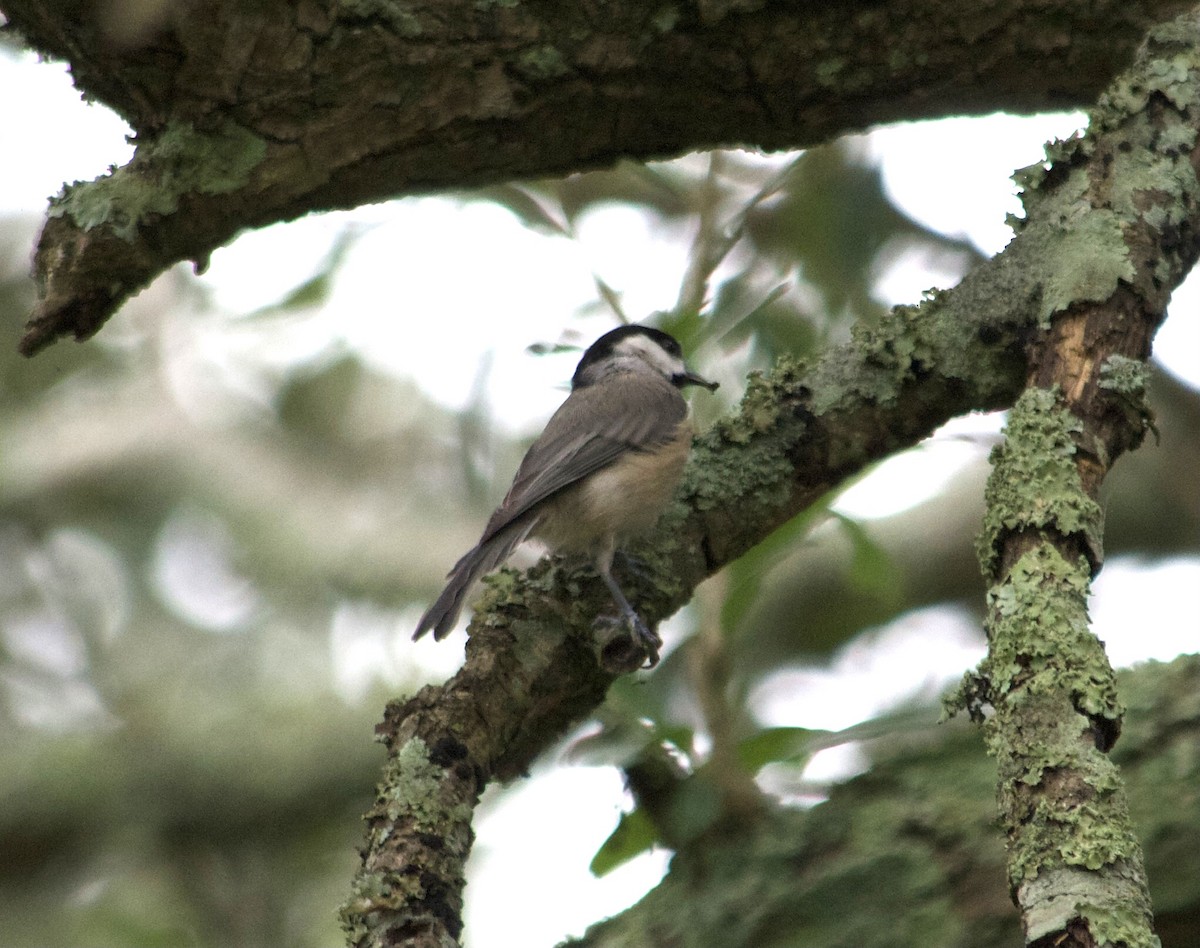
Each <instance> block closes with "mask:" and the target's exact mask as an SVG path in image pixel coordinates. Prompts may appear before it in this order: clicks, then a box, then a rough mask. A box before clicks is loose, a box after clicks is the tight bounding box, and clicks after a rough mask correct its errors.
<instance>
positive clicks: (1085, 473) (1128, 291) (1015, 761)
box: [965, 13, 1200, 948]
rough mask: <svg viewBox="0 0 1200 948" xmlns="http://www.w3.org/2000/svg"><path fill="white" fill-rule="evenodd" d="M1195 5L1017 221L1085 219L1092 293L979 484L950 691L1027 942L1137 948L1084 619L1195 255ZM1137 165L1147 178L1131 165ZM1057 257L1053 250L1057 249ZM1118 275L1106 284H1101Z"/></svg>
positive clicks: (1057, 328) (1105, 673)
mask: <svg viewBox="0 0 1200 948" xmlns="http://www.w3.org/2000/svg"><path fill="white" fill-rule="evenodd" d="M1198 36H1200V13H1193V14H1189V15H1187V16H1185V17H1181V18H1180V19H1179V20H1177V21H1176V22H1174V23H1171V24H1168V25H1166V26H1163V27H1160V28H1158V29H1155V30H1154V31H1152V32H1151V34H1150V36H1149V38H1148V40H1147V44H1146V46H1145V47H1144V49H1143V51H1142V52H1141V54H1140V55H1139V57H1138V61H1137V62H1136V63H1135V65H1134V67H1133V70H1132V71H1131V73H1130V74H1129V75H1128V76H1125V77H1122V78H1121V79H1120V80H1118V81H1117V82H1116V83H1115V84H1114V85H1113V86H1112V87H1111V88H1110V89H1109V91H1108V92H1107V93H1106V95H1105V97H1104V98H1103V99H1102V100H1101V104H1100V106H1099V108H1098V109H1097V110H1096V111H1095V112H1094V113H1093V116H1092V133H1091V134H1089V136H1088V137H1087V138H1086V139H1084V140H1082V141H1076V142H1071V143H1068V144H1067V145H1066V146H1064V147H1063V148H1062V150H1061V154H1060V155H1059V157H1058V160H1057V161H1056V162H1055V165H1054V167H1053V169H1051V171H1050V173H1049V174H1048V175H1047V177H1046V178H1045V179H1044V180H1042V181H1040V183H1037V186H1036V189H1031V190H1030V191H1028V192H1027V196H1026V205H1027V208H1028V210H1029V213H1030V215H1031V216H1033V215H1039V216H1040V215H1042V214H1046V213H1047V212H1049V213H1051V214H1052V215H1053V216H1055V217H1057V218H1058V219H1059V220H1061V221H1063V222H1064V224H1065V223H1066V222H1067V221H1070V220H1072V219H1074V220H1076V221H1079V222H1081V223H1082V222H1086V224H1085V226H1086V227H1087V228H1088V229H1089V230H1090V231H1091V232H1092V233H1093V234H1094V235H1095V236H1096V237H1097V238H1098V240H1097V241H1096V243H1095V244H1094V248H1095V249H1094V250H1093V251H1092V252H1091V253H1090V254H1089V256H1088V257H1087V258H1086V259H1085V258H1082V257H1081V258H1078V259H1079V262H1080V263H1085V264H1086V266H1087V267H1088V268H1089V269H1090V270H1091V271H1092V272H1093V274H1094V275H1095V276H1096V277H1098V278H1100V282H1101V283H1102V284H1103V286H1105V287H1106V289H1105V290H1104V291H1103V292H1100V291H1098V290H1099V288H1097V291H1096V292H1092V293H1089V294H1088V296H1086V297H1084V298H1083V299H1076V300H1075V301H1074V302H1072V303H1071V304H1070V305H1069V306H1067V307H1066V310H1065V312H1063V313H1062V314H1061V315H1059V316H1057V317H1056V319H1055V321H1054V325H1053V328H1052V329H1051V331H1050V332H1049V333H1046V334H1044V335H1042V336H1040V337H1039V338H1038V339H1037V341H1036V344H1035V345H1034V347H1033V350H1032V355H1031V359H1030V374H1029V381H1028V388H1027V389H1026V391H1025V393H1024V394H1023V395H1022V396H1021V398H1020V399H1019V400H1018V402H1017V404H1016V406H1015V408H1014V409H1013V412H1012V415H1011V417H1010V421H1009V427H1008V439H1007V442H1006V444H1005V445H1004V446H1003V447H1002V448H1001V449H998V451H997V453H996V456H995V469H994V471H993V474H992V477H991V480H990V481H989V484H988V502H989V512H988V520H987V522H986V526H985V530H984V536H983V538H982V540H981V544H980V558H981V560H982V564H983V567H984V572H985V574H987V575H988V576H989V577H990V579H991V582H992V587H991V591H990V592H989V595H988V599H989V606H990V614H989V617H988V621H987V629H988V637H989V642H990V650H989V654H988V658H987V660H986V661H985V662H984V663H983V665H982V666H981V668H980V670H979V672H978V673H977V674H976V676H974V677H973V678H969V679H968V681H967V683H966V686H965V695H966V699H967V700H966V703H967V704H968V706H969V707H970V708H971V709H972V711H973V712H974V713H975V714H976V715H979V714H980V708H981V706H982V705H984V704H987V705H990V706H991V707H993V708H994V709H995V713H994V715H993V716H992V717H991V718H990V719H989V720H988V723H987V730H986V733H987V735H988V743H989V748H990V749H991V751H992V753H993V754H995V756H996V757H997V759H998V761H999V767H1000V786H999V798H1000V813H1001V819H1002V820H1003V822H1004V826H1005V829H1006V831H1007V833H1008V838H1009V865H1008V871H1009V881H1010V885H1011V887H1012V893H1013V898H1014V900H1015V901H1016V902H1017V904H1018V906H1019V907H1020V909H1021V914H1022V922H1023V924H1024V927H1025V935H1026V943H1027V944H1039V945H1040V944H1054V945H1062V946H1072V948H1092V946H1095V945H1118V946H1130V948H1133V946H1145V948H1151V946H1153V945H1156V944H1157V939H1156V937H1155V935H1154V932H1153V928H1152V918H1151V911H1150V899H1149V891H1148V887H1147V882H1146V876H1145V870H1144V868H1143V865H1142V852H1141V848H1140V846H1139V844H1138V840H1137V836H1136V835H1135V833H1134V830H1133V827H1132V825H1131V823H1130V820H1129V813H1128V805H1127V802H1126V796H1125V791H1124V786H1123V784H1122V781H1121V777H1120V774H1119V772H1118V771H1117V769H1116V768H1115V766H1114V765H1113V764H1112V762H1111V761H1110V760H1109V758H1108V757H1107V751H1108V750H1109V749H1110V748H1111V747H1112V745H1113V742H1114V741H1115V740H1116V737H1117V734H1118V733H1119V731H1120V726H1121V716H1122V709H1121V706H1120V702H1119V701H1118V699H1117V696H1116V683H1115V680H1114V676H1113V672H1112V668H1111V667H1110V666H1109V663H1108V660H1107V658H1106V657H1105V655H1104V649H1103V646H1102V645H1101V644H1100V643H1099V642H1098V641H1097V640H1096V639H1095V637H1094V636H1092V635H1091V633H1090V632H1089V630H1088V622H1087V596H1088V586H1089V579H1090V577H1091V576H1092V575H1093V574H1094V573H1095V572H1097V571H1098V570H1099V568H1100V564H1101V560H1102V553H1101V548H1102V537H1103V514H1102V510H1101V508H1100V506H1099V504H1098V503H1097V496H1098V492H1099V489H1100V484H1101V482H1102V480H1103V478H1104V476H1105V475H1106V474H1107V472H1108V470H1109V469H1110V467H1111V466H1112V464H1113V462H1114V461H1115V460H1116V459H1117V458H1118V457H1120V455H1121V454H1123V453H1124V452H1125V451H1126V450H1129V449H1130V448H1133V447H1136V446H1137V445H1138V444H1139V443H1140V442H1141V440H1142V437H1143V435H1144V433H1145V431H1146V429H1147V427H1148V424H1149V422H1148V409H1147V408H1146V407H1145V403H1144V395H1145V382H1146V379H1147V377H1148V374H1149V370H1148V367H1147V366H1146V365H1145V360H1146V359H1148V358H1149V356H1150V343H1151V340H1152V338H1153V335H1154V331H1155V330H1156V329H1157V327H1158V325H1159V323H1160V321H1161V319H1162V316H1163V312H1164V310H1165V308H1166V303H1167V298H1168V296H1169V294H1170V291H1171V289H1172V288H1173V287H1174V286H1175V285H1177V284H1178V282H1179V281H1180V280H1182V278H1183V276H1184V275H1185V274H1186V273H1187V271H1188V270H1189V269H1190V268H1191V266H1192V264H1193V263H1194V262H1195V259H1196V256H1197V252H1198V250H1200V228H1198V227H1197V221H1200V183H1198V182H1197V179H1196V171H1195V169H1196V167H1197V166H1200V145H1198V144H1197V140H1198V138H1200V133H1198V130H1200V51H1198V50H1197V46H1196V41H1197V37H1198ZM1147 164H1149V165H1153V166H1154V169H1153V171H1151V172H1150V173H1149V175H1144V174H1143V172H1144V170H1145V166H1146V165H1147ZM1064 263H1066V260H1064ZM1118 278H1119V279H1118Z"/></svg>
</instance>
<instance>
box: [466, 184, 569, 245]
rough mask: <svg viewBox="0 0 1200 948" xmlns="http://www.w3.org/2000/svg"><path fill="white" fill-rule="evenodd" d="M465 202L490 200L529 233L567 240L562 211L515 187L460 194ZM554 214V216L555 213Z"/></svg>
mask: <svg viewBox="0 0 1200 948" xmlns="http://www.w3.org/2000/svg"><path fill="white" fill-rule="evenodd" d="M460 197H462V198H463V199H464V200H470V201H480V200H482V201H490V202H491V203H493V204H498V205H499V206H500V207H503V208H504V209H505V210H507V211H508V212H509V213H511V214H512V215H513V216H514V217H516V218H517V220H519V221H520V222H521V223H522V224H524V225H525V226H526V227H528V228H529V229H530V230H532V231H534V232H536V233H540V234H549V235H550V236H553V237H570V236H572V235H571V228H570V225H569V224H568V223H567V222H566V220H564V219H563V216H562V213H563V212H562V208H561V207H559V208H551V207H550V206H549V202H548V201H547V200H545V198H544V197H543V196H542V195H539V194H535V193H533V192H532V191H530V190H529V189H527V188H523V187H521V186H520V185H516V184H497V185H493V186H491V187H488V188H479V189H478V190H475V191H471V192H468V193H467V194H463V195H460ZM556 211H557V213H556Z"/></svg>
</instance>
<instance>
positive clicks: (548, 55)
mask: <svg viewBox="0 0 1200 948" xmlns="http://www.w3.org/2000/svg"><path fill="white" fill-rule="evenodd" d="M517 68H518V69H519V70H520V72H521V73H522V74H524V75H525V76H526V77H528V78H530V79H543V80H544V79H557V78H559V77H560V76H565V75H566V74H567V73H569V72H570V71H571V70H570V67H569V66H568V65H567V60H566V57H564V56H563V54H562V52H561V51H560V50H559V49H558V48H557V47H555V46H551V45H550V44H548V43H546V44H543V45H541V46H534V47H533V48H532V49H527V50H525V51H523V52H522V53H521V54H520V55H519V56H518V57H517Z"/></svg>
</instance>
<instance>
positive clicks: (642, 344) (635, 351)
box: [613, 336, 687, 378]
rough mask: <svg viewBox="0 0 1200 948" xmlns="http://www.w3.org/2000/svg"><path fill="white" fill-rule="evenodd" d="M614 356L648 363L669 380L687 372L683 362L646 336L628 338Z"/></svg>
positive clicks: (617, 347)
mask: <svg viewBox="0 0 1200 948" xmlns="http://www.w3.org/2000/svg"><path fill="white" fill-rule="evenodd" d="M613 351H614V354H616V355H619V356H627V357H633V358H636V359H641V360H642V361H643V362H647V363H649V364H650V365H652V366H654V368H656V369H658V371H659V372H661V373H662V374H663V375H665V376H666V377H667V378H673V377H674V376H676V375H679V374H681V373H683V372H686V371H687V368H686V366H684V364H683V360H682V359H680V358H677V357H675V356H673V355H671V353H669V352H667V350H666V349H664V348H663V347H662V346H660V345H659V344H658V343H657V342H654V341H653V340H652V339H649V338H648V337H646V336H626V337H625V338H624V339H622V340H621V341H620V342H618V343H617V345H616V347H615V348H614V350H613Z"/></svg>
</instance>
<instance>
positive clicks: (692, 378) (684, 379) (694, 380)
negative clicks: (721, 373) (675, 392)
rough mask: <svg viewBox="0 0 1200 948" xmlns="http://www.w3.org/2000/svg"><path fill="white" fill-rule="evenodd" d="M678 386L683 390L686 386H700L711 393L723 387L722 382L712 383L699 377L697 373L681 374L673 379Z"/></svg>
mask: <svg viewBox="0 0 1200 948" xmlns="http://www.w3.org/2000/svg"><path fill="white" fill-rule="evenodd" d="M673 381H674V382H675V384H676V385H678V386H679V387H680V388H683V386H685V385H700V386H703V387H704V388H706V389H708V390H709V391H710V392H715V391H716V390H717V389H718V388H720V387H721V383H720V382H710V381H709V380H708V379H706V378H705V377H704V376H702V375H697V374H696V373H695V372H681V373H680V374H679V375H676V376H675V378H674V379H673Z"/></svg>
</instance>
